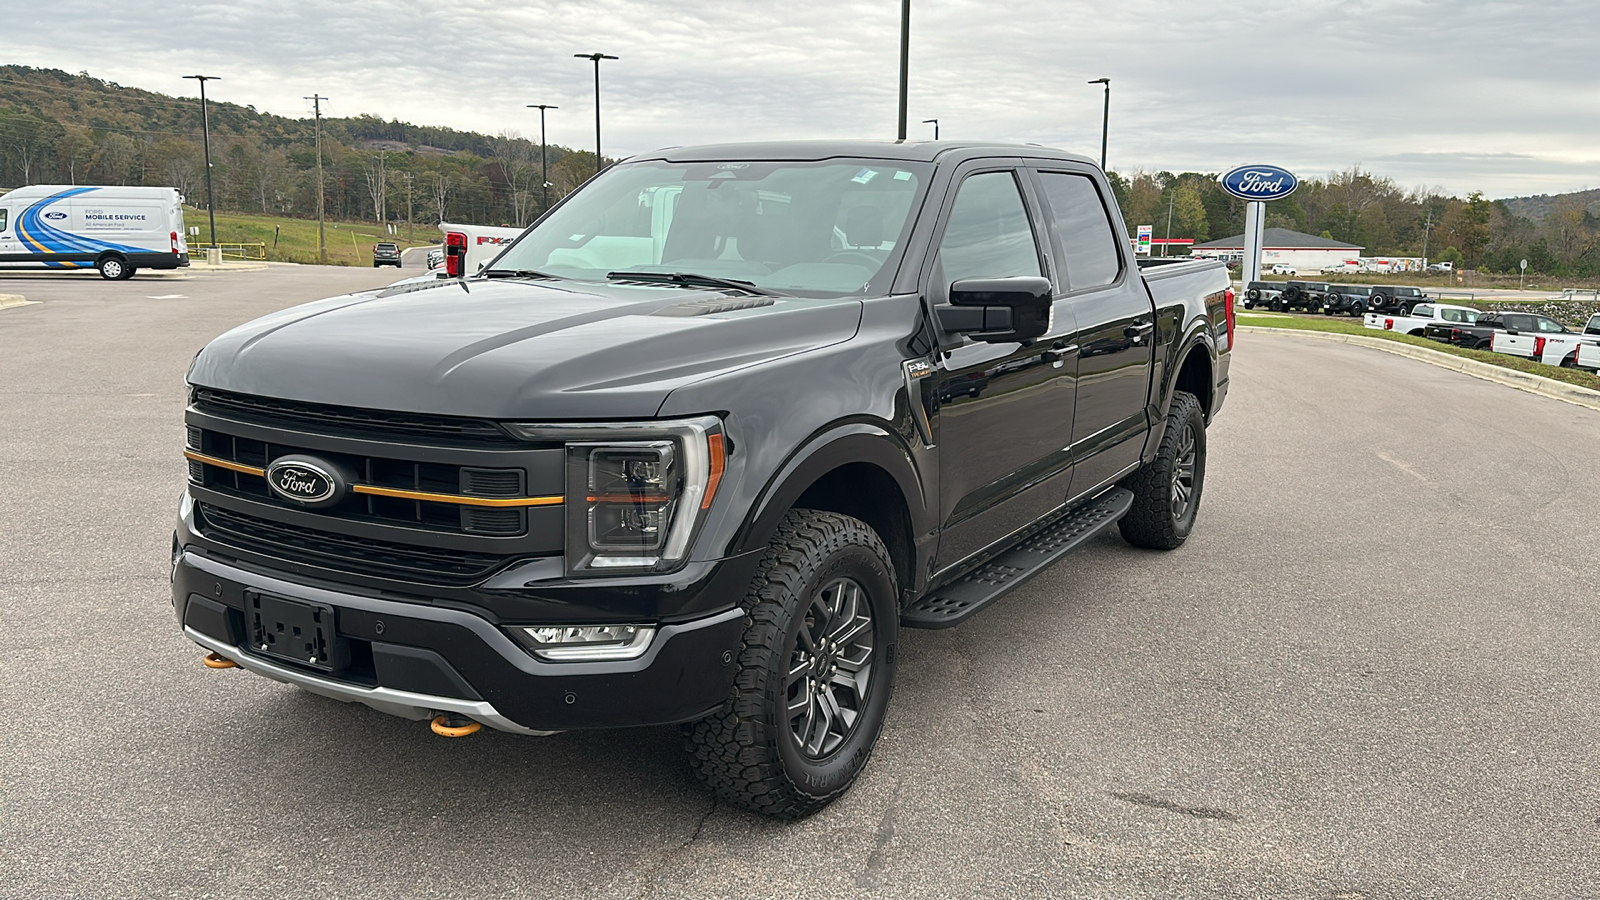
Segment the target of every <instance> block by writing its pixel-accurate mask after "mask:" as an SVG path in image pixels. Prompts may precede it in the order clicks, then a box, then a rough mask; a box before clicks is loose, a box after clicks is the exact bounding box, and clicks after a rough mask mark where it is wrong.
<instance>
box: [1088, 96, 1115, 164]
mask: <svg viewBox="0 0 1600 900" xmlns="http://www.w3.org/2000/svg"><path fill="white" fill-rule="evenodd" d="M1089 84H1103V85H1105V86H1106V112H1105V116H1104V117H1103V118H1102V119H1101V120H1100V171H1102V172H1104V171H1105V170H1106V137H1107V136H1108V135H1110V134H1111V79H1109V78H1096V79H1095V80H1093V81H1091V82H1089Z"/></svg>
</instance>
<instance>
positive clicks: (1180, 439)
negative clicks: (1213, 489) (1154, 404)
mask: <svg viewBox="0 0 1600 900" xmlns="http://www.w3.org/2000/svg"><path fill="white" fill-rule="evenodd" d="M1205 480H1206V418H1205V413H1204V412H1203V411H1202V410H1201V408H1200V400H1199V398H1197V397H1195V395H1193V394H1190V393H1188V392H1186V391H1175V392H1173V395H1172V408H1171V409H1169V410H1168V411H1167V427H1166V431H1165V432H1164V433H1163V434H1162V435H1161V446H1160V447H1159V448H1158V449H1157V450H1156V458H1155V459H1153V460H1151V461H1150V462H1148V463H1146V464H1145V465H1144V466H1143V467H1141V468H1140V469H1139V470H1138V471H1137V472H1134V473H1133V474H1132V475H1129V476H1128V477H1127V478H1124V479H1122V486H1123V487H1125V488H1127V489H1128V490H1130V491H1133V508H1132V509H1130V510H1128V514H1127V515H1125V516H1123V517H1122V521H1120V522H1118V523H1117V527H1118V529H1119V530H1121V532H1122V539H1123V540H1125V541H1127V542H1128V543H1130V544H1132V545H1134V546H1135V547H1147V548H1149V549H1151V550H1176V549H1177V548H1178V547H1181V546H1182V545H1183V542H1184V541H1186V540H1188V538H1189V533H1190V532H1191V531H1193V530H1194V520H1195V516H1196V515H1197V514H1198V513H1199V511H1200V495H1201V493H1202V492H1203V491H1204V489H1205Z"/></svg>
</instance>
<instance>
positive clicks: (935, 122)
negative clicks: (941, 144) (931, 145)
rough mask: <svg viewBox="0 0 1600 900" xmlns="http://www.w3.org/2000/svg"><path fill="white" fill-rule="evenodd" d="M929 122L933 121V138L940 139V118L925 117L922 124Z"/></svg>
mask: <svg viewBox="0 0 1600 900" xmlns="http://www.w3.org/2000/svg"><path fill="white" fill-rule="evenodd" d="M929 122H932V123H933V139H934V140H936V141H937V140H938V139H939V120H938V119H923V120H922V124H924V125H926V124H928V123H929Z"/></svg>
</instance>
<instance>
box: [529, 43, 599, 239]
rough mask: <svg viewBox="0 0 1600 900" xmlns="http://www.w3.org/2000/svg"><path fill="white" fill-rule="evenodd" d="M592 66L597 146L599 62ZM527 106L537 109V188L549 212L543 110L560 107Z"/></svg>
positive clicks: (547, 168)
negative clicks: (542, 194) (593, 72)
mask: <svg viewBox="0 0 1600 900" xmlns="http://www.w3.org/2000/svg"><path fill="white" fill-rule="evenodd" d="M594 67H595V73H596V74H595V78H596V80H597V83H596V87H595V93H594V96H595V108H596V113H595V146H596V147H599V145H600V131H599V121H600V115H599V111H598V110H599V105H600V104H599V101H600V89H599V85H598V79H599V71H600V63H598V62H596V63H595V64H594ZM528 108H529V109H537V110H538V111H539V190H540V191H542V192H543V193H544V199H543V200H542V201H541V202H542V203H543V204H544V208H545V212H549V211H550V163H549V161H548V160H547V159H546V157H545V153H544V146H545V144H544V111H545V110H547V109H560V108H561V107H559V106H551V105H550V104H548V103H529V104H528Z"/></svg>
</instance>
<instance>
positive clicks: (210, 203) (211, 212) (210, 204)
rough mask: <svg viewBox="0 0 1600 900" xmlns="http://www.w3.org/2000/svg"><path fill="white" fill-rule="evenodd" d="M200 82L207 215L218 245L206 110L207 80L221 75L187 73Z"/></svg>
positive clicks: (209, 136)
mask: <svg viewBox="0 0 1600 900" xmlns="http://www.w3.org/2000/svg"><path fill="white" fill-rule="evenodd" d="M183 77H184V78H185V79H190V78H192V79H194V80H195V81H198V82H200V134H201V139H202V140H203V141H204V142H205V146H206V215H207V216H208V217H210V220H211V246H212V248H215V247H216V246H217V203H216V199H215V197H214V195H213V194H212V192H211V116H210V113H208V112H207V111H206V82H208V81H221V80H222V76H220V75H185V76H183Z"/></svg>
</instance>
